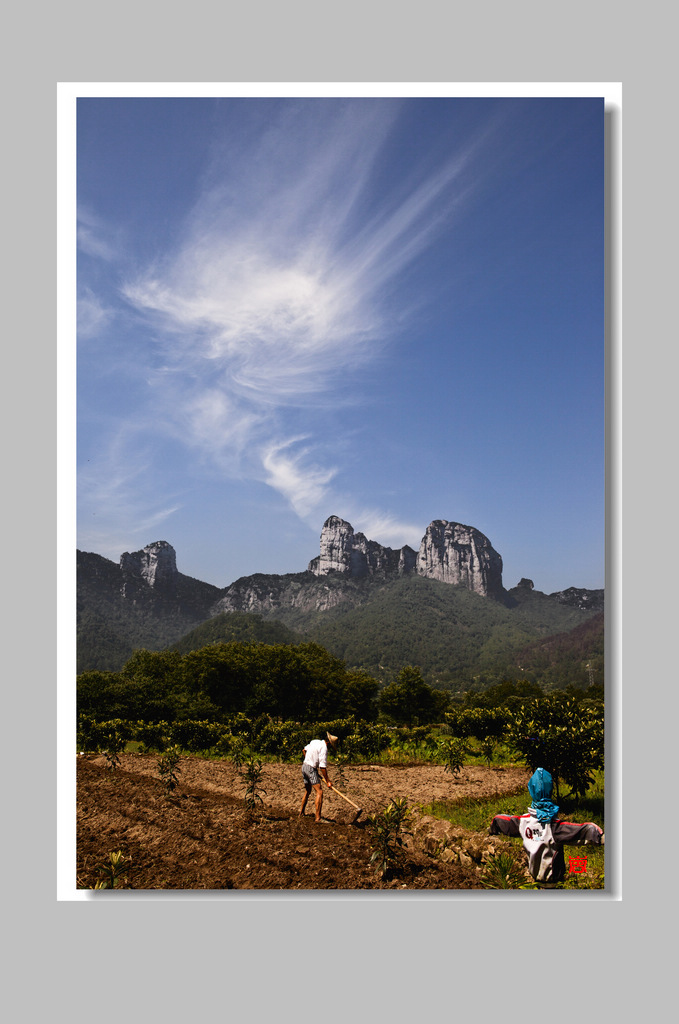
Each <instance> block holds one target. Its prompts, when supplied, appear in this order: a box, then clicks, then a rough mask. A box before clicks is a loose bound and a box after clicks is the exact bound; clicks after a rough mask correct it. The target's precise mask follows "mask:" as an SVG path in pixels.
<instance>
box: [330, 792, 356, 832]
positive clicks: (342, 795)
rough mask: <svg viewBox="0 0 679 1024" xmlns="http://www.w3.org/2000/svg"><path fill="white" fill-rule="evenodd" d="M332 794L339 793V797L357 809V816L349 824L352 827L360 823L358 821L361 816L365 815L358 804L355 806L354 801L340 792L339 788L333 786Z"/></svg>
mask: <svg viewBox="0 0 679 1024" xmlns="http://www.w3.org/2000/svg"><path fill="white" fill-rule="evenodd" d="M331 792H333V793H337V795H338V796H341V797H342V799H343V800H346V802H347V803H348V804H351V806H352V807H355V808H356V814H355V815H354V816H353V818H352V819H351V821H350V822H349V824H350V825H354V824H355V823H356V822H357V821H358V819H359V817H360V816H361V814H363V808H362V807H359V806H358V804H355V803H354V801H353V800H350V799H349V797H348V796H345V795H344V793H341V792H340V791H339V789H338V788H337V786H335V785H333V787H332V790H331Z"/></svg>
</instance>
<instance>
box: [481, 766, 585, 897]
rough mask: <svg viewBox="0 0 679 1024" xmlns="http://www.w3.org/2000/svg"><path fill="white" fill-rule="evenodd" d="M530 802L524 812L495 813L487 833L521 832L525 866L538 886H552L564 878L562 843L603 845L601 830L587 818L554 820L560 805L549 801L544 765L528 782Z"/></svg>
mask: <svg viewBox="0 0 679 1024" xmlns="http://www.w3.org/2000/svg"><path fill="white" fill-rule="evenodd" d="M528 792H529V793H530V796H531V800H532V804H531V806H530V807H529V808H528V813H527V814H521V815H512V814H496V815H495V817H494V818H493V820H492V821H491V823H490V834H491V835H498V834H502V835H505V836H514V837H518V836H520V837H521V839H523V845H524V849H525V850H526V852H527V853H528V870H529V871H530V873H531V875H532V876H533V878H534V879H535V881H536V882H537V883H538V885H540V886H541V887H542V886H544V887H545V888H551V887H553V886H554V885H556V883H557V882H561V881H563V878H564V876H565V873H566V864H565V862H564V856H563V846H564V843H567V844H568V845H574V846H580V845H582V844H583V843H595V844H600V845H602V846H603V845H604V834H603V832H602V831H601V829H600V828H599V826H598V825H595V824H594V822H593V821H588V822H586V823H585V824H584V825H577V824H575V822H572V821H557V820H556V816H557V813H558V810H559V808H558V807H557V805H556V804H555V803H552V776H551V775H550V774H549V772H548V771H547V770H546V769H545V768H538V769H537V770H536V771H535V772H534V773H533V775H532V776H531V778H530V780H529V782H528Z"/></svg>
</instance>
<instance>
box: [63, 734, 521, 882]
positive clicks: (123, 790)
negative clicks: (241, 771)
mask: <svg viewBox="0 0 679 1024" xmlns="http://www.w3.org/2000/svg"><path fill="white" fill-rule="evenodd" d="M157 760H158V759H157V757H156V756H155V755H143V754H125V755H122V757H121V766H120V768H119V769H117V770H115V771H111V770H110V769H107V768H106V762H105V760H104V758H103V757H102V756H98V755H82V756H79V757H78V810H77V825H78V839H77V876H78V878H77V884H78V886H79V887H81V888H93V886H94V884H95V880H96V878H97V877H98V872H97V865H98V864H100V863H101V862H102V861H104V860H105V859H106V858H107V856H108V854H109V853H110V852H112V851H114V850H118V849H121V850H122V851H123V853H124V854H125V856H126V858H127V862H126V863H127V868H128V885H129V887H131V888H135V889H395V888H399V889H465V888H478V887H479V877H480V874H481V871H482V868H483V864H484V862H485V860H486V859H487V858H488V857H489V856H491V855H492V854H493V852H494V850H495V842H496V841H494V840H491V839H490V838H489V837H488V836H487V834H486V833H484V834H472V833H468V832H465V831H464V830H463V829H456V828H454V827H453V826H451V825H450V824H449V823H447V822H443V821H439V820H437V819H434V818H430V817H427V816H425V815H423V814H421V813H420V812H419V811H418V810H417V808H418V806H421V805H423V804H427V803H429V802H431V801H432V800H437V799H448V800H450V799H453V800H454V799H459V798H463V797H468V796H472V797H475V798H482V797H489V796H495V795H497V796H500V795H502V794H509V793H514V792H516V791H517V790H518V789H520V788H522V787H525V785H526V782H527V779H528V772H527V771H526V770H525V769H521V768H507V769H497V768H485V767H468V768H464V769H463V770H462V771H461V773H460V775H459V776H458V778H457V779H453V778H452V777H451V776H450V774H449V773H446V772H445V771H444V769H443V767H440V766H432V765H422V766H417V767H403V768H400V767H384V766H382V765H368V764H366V765H359V766H350V767H347V768H345V770H344V774H345V781H344V785H343V786H340V788H341V789H342V791H343V792H344V793H346V795H347V796H348V797H350V798H351V799H352V800H353V801H354V802H355V803H357V804H358V805H359V806H360V807H362V808H363V811H364V813H363V815H362V816H361V817H360V818H359V820H358V822H357V823H356V824H354V825H352V824H350V822H351V820H352V818H353V816H354V813H355V812H354V809H353V808H352V807H350V806H349V805H348V804H347V803H346V802H345V801H343V800H342V799H341V798H340V797H338V796H337V795H336V794H335V795H333V794H332V792H331V791H328V790H326V791H325V799H324V804H323V817H324V818H325V819H326V822H325V823H324V824H322V825H320V826H319V825H316V824H315V823H314V821H313V813H310V811H312V800H310V802H309V805H308V806H307V814H306V816H305V817H304V818H300V817H299V815H298V811H299V806H300V803H301V799H302V795H303V787H302V784H301V770H300V767H299V766H298V765H288V764H265V765H264V771H263V775H262V783H261V786H262V799H263V804H262V806H261V810H260V813H258V814H257V815H254V816H253V815H249V814H248V813H247V811H246V809H245V807H244V803H243V796H244V791H245V788H244V783H243V781H242V779H241V778H240V776H239V775H238V773H237V772H236V770H235V769H234V767H233V765H232V764H231V763H229V762H226V761H209V760H204V759H202V758H194V757H186V758H183V759H182V761H181V765H180V767H181V772H180V776H179V779H180V785H179V789H178V790H177V792H176V793H175V794H172V795H170V796H168V794H167V793H166V792H165V791H164V789H163V786H162V784H161V782H160V780H159V776H158V770H157ZM330 777H331V779H334V780H335V781H337V782H338V785H339V780H338V778H337V771H336V769H335V770H334V771H333V770H332V768H331V770H330ZM393 797H406V798H407V799H408V803H409V805H410V806H411V808H413V810H414V814H413V828H412V831H413V836H412V837H411V838H410V839H409V840H408V842H407V848H406V852H405V857H404V861H403V863H402V865H401V866H400V868H399V870H398V871H397V872H394V874H393V875H392V877H390V878H387V879H384V880H383V879H382V878H381V877H380V876H379V875H378V874H376V873H375V871H374V870H373V868H372V867H371V866H370V864H369V860H370V854H371V846H370V833H369V831H368V830H367V827H366V816H367V815H368V814H371V813H374V812H376V811H379V810H382V809H383V808H384V807H385V806H386V805H387V803H388V802H389V800H390V799H391V798H393ZM106 895H109V896H110V895H111V894H110V893H108V894H106V893H102V896H103V897H104V898H105V897H106Z"/></svg>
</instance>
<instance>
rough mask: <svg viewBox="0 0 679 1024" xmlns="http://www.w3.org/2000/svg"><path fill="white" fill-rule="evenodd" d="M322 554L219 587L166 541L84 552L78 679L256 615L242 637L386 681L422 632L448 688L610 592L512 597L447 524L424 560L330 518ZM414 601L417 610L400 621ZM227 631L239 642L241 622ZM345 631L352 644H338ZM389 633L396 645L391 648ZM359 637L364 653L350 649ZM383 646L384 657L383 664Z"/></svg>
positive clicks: (492, 561) (494, 566) (527, 584)
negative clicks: (109, 553) (114, 554)
mask: <svg viewBox="0 0 679 1024" xmlns="http://www.w3.org/2000/svg"><path fill="white" fill-rule="evenodd" d="M320 548H321V553H320V555H319V556H317V558H316V559H312V560H311V561H310V563H309V566H308V568H307V569H306V570H304V571H301V572H298V573H287V574H267V573H254V574H252V575H250V576H243V577H240V578H239V579H238V580H235V581H234V582H233V583H231V584H229V585H228V586H226V587H224V588H220V587H217V586H215V585H213V584H209V583H203V582H201V581H200V580H196V579H194V578H193V577H189V576H186V575H184V574H182V573H180V572H179V571H178V570H177V567H176V553H175V551H174V548H173V547H172V545H170V544H169V543H168V542H167V541H156V542H154V543H153V544H150V545H148V546H147V547H145V548H144V549H142V550H141V551H138V552H132V553H130V552H125V553H124V554H123V555H122V556H121V558H120V562H119V563H118V564H117V565H116V563H114V562H112V561H110V560H108V559H105V558H104V557H103V556H100V555H96V554H94V553H91V552H80V551H79V552H77V564H78V587H77V604H78V612H77V616H78V659H77V669H78V672H82V671H88V670H97V669H98V670H109V671H117V670H118V669H119V668H120V667H122V665H123V664H124V662H125V660H127V658H129V657H130V656H131V654H132V652H133V650H135V649H138V648H141V647H144V648H146V649H149V650H162V649H166V648H170V647H172V646H173V645H176V644H177V643H178V642H180V641H181V640H182V638H183V637H185V636H186V635H187V634H190V633H191V632H192V631H195V630H198V629H199V627H201V626H202V625H203V624H205V623H209V621H210V620H213V619H215V618H216V617H218V616H220V615H223V614H224V613H227V614H231V615H234V614H239V615H246V616H247V615H250V616H255V617H259V619H260V620H261V621H260V623H259V625H257V624H254V623H245V622H244V620H242V621H241V623H240V626H239V629H241V633H242V635H243V637H244V638H245V637H246V636H247V637H249V638H251V639H255V640H256V641H257V642H273V641H272V640H268V641H267V639H265V638H266V637H273V636H274V635H277V636H280V637H281V638H282V637H284V636H286V633H285V632H284V630H293V631H294V633H295V634H297V635H299V636H300V637H302V638H303V639H304V640H315V641H316V642H319V643H322V644H325V645H327V646H328V649H329V650H331V651H332V652H333V653H335V654H337V655H338V656H343V655H340V651H343V652H345V653H346V655H347V657H348V658H349V660H351V661H352V664H355V667H368V666H370V668H371V670H375V669H376V670H377V671H378V672H380V671H382V670H381V669H380V665H382V666H383V670H384V671H387V674H391V672H392V669H393V667H394V666H396V664H397V663H398V661H399V659H401V660H403V659H405V662H408V663H415V662H416V659H417V657H418V652H419V653H422V652H423V651H424V650H425V647H424V646H423V642H422V639H421V637H419V636H418V635H417V634H418V632H419V633H421V634H422V635H424V636H427V637H429V647H430V651H431V652H432V665H433V667H432V669H431V673H433V674H434V675H437V677H438V678H440V681H444V680H443V679H442V678H441V673H440V672H439V673H438V674H437V673H435V672H434V669H435V668H436V665H434V662H437V659H438V662H437V664H438V667H439V668H440V664H441V663H442V659H443V660H444V661H446V663H447V667H446V672H445V673H444V674H445V676H446V680H448V681H450V680H451V679H453V678H458V677H459V676H460V673H463V674H464V675H465V676H466V677H469V673H470V672H471V674H472V675H473V674H474V670H475V669H478V668H479V665H481V666H483V664H488V665H490V663H491V662H492V661H493V657H492V652H493V650H494V649H495V653H496V654H497V658H496V659H495V661H496V663H497V664H499V663H500V661H502V659H503V658H504V659H505V661H506V662H507V664H508V665H509V664H511V657H512V656H513V653H514V652H515V650H516V649H517V646H522V647H524V648H525V647H527V646H528V645H529V644H530V643H531V642H533V641H538V640H540V639H541V638H543V637H547V636H549V635H558V634H561V633H567V632H568V631H569V630H570V629H572V628H575V627H576V626H577V625H578V624H580V623H582V622H584V621H586V620H587V619H588V618H590V617H591V616H593V615H595V614H597V613H598V612H601V611H602V610H603V605H604V592H603V590H601V591H590V590H586V589H579V588H575V587H570V588H567V589H566V590H563V591H558V592H556V593H555V594H552V595H545V594H542V593H541V592H540V591H535V589H534V586H533V583H532V581H531V580H529V579H526V578H523V579H522V580H521V581H520V582H519V584H518V585H517V586H516V587H514V588H513V589H511V590H505V589H504V587H503V586H502V577H501V567H502V560H501V557H500V556H499V554H498V553H497V552H495V551H494V549H493V548H492V545H491V544H490V541H489V540H488V538H486V537H484V536H483V535H482V534H480V532H479V531H476V530H474V528H472V527H466V526H463V525H462V524H456V523H449V522H447V521H446V520H434V521H433V522H432V524H430V526H429V527H428V528H427V532H426V533H425V535H424V537H423V540H422V544H421V545H420V551H419V552H415V551H414V549H412V548H407V547H406V548H403V549H399V550H398V551H395V552H394V551H392V550H391V549H389V548H385V547H383V546H382V545H379V544H377V543H376V542H373V541H368V540H367V538H365V536H364V535H363V534H360V533H359V534H356V533H354V531H353V528H352V527H351V525H350V524H349V523H347V522H346V521H345V520H341V519H339V517H336V516H331V517H329V519H327V520H326V522H325V524H324V527H323V531H322V533H321V545H320ZM418 565H419V567H420V570H421V571H418ZM465 595H467V596H465ZM390 602H391V605H390ZM408 602H409V607H410V612H409V614H408V615H402V605H404V604H405V603H408ZM463 610H464V615H470V616H471V619H470V621H471V622H472V626H473V633H474V636H475V637H476V640H475V641H474V644H475V646H474V644H472V646H471V647H470V642H469V636H468V632H469V629H470V628H472V627H471V626H468V627H465V629H467V633H465V632H464V630H462V631H461V627H459V623H457V621H456V616H457V617H459V615H460V614H462V611H463ZM508 615H509V616H510V617H509V618H507V616H508ZM397 618H398V620H399V622H400V626H399V628H398V630H396V629H395V625H394V623H395V620H396V619H397ZM491 620H492V621H491ZM274 622H277V623H280V630H279V632H278V633H275V631H274V632H272V631H271V624H272V623H274ZM474 622H476V625H474ZM265 623H268V624H269V625H268V626H267V629H265V628H264V624H265ZM433 623H434V624H437V625H432V624H433ZM483 623H485V627H484V626H483V625H482V624H483ZM458 627H459V628H458ZM228 628H230V629H231V635H232V636H234V635H235V634H234V633H233V629H234V623H233V622H231V625H230V626H229V627H228ZM276 628H278V627H276ZM484 628H485V629H486V633H487V635H485V634H484V633H483V629H484ZM267 630H268V632H267ZM343 630H344V633H345V634H347V632H348V633H350V634H353V638H354V640H353V641H352V640H351V637H349V640H347V637H346V635H344V636H342V631H343ZM208 632H209V630H208ZM397 634H398V635H397ZM387 635H390V636H392V640H391V641H390V643H387V641H386V639H385V637H386V636H387ZM359 637H360V638H362V640H361V642H362V644H363V646H362V647H361V646H360V645H359V646H358V647H357V646H356V643H355V642H354V641H357V640H358V638H359ZM260 638H261V639H260ZM352 643H353V648H352ZM390 645H391V646H390ZM488 645H490V646H488ZM425 646H426V645H425ZM378 649H383V650H384V651H386V652H387V653H385V654H384V656H383V657H378V658H377V660H376V659H375V651H376V650H378ZM387 649H389V650H387ZM482 649H483V650H484V651H485V653H484V654H483V657H481V651H482ZM361 650H363V655H360V651H361ZM464 651H466V654H464V655H463V652H464ZM357 652H358V653H357ZM436 652H438V653H436ZM489 652H490V653H489ZM425 653H426V652H425ZM479 659H481V660H480V661H479ZM420 660H422V659H420ZM425 660H426V659H425ZM385 662H389V665H387V666H386V668H384V665H385Z"/></svg>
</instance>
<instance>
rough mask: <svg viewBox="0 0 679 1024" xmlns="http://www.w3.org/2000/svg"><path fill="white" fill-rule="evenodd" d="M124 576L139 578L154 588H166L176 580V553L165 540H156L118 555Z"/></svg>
mask: <svg viewBox="0 0 679 1024" xmlns="http://www.w3.org/2000/svg"><path fill="white" fill-rule="evenodd" d="M120 568H121V570H122V573H123V575H124V576H129V577H131V578H133V579H134V578H139V579H141V580H142V581H143V582H144V583H146V585H147V586H149V587H153V588H154V589H160V588H167V587H168V586H172V585H173V584H175V583H176V581H177V553H176V552H175V549H174V548H173V547H172V545H171V544H168V542H167V541H166V540H158V541H156V542H155V543H153V544H149V545H148V546H147V547H145V548H143V549H142V550H141V551H134V552H133V553H132V554H130V552H129V551H125V552H124V553H123V554H122V555H121V556H120Z"/></svg>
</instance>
